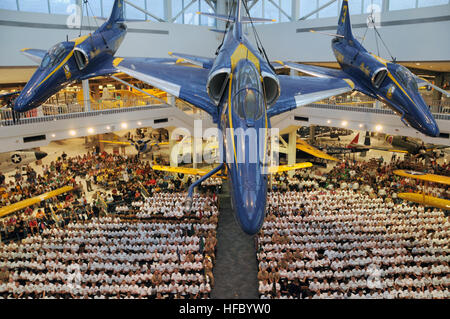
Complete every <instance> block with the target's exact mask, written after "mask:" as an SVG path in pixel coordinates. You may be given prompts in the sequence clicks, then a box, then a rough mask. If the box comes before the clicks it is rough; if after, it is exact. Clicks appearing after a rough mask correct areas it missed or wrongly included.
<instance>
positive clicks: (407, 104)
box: [332, 37, 439, 136]
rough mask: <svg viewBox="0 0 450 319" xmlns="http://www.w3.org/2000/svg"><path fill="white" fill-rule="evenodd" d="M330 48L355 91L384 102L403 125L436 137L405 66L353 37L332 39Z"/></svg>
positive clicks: (411, 76) (429, 117)
mask: <svg viewBox="0 0 450 319" xmlns="http://www.w3.org/2000/svg"><path fill="white" fill-rule="evenodd" d="M332 49H333V52H334V55H335V56H336V59H337V61H338V62H339V64H340V65H341V68H342V70H343V71H344V72H345V73H346V74H347V75H348V76H349V77H350V78H351V79H352V81H353V82H354V83H355V84H356V88H355V89H356V90H358V91H360V92H362V93H364V94H366V95H369V96H371V97H373V98H376V99H379V100H381V101H383V102H384V103H386V104H387V105H388V106H390V107H391V108H392V109H393V110H394V111H395V112H396V113H397V114H399V115H401V118H402V121H403V122H404V123H405V124H406V125H410V126H412V127H413V128H415V129H417V130H418V131H420V132H422V133H424V134H426V135H429V136H439V128H438V125H437V123H436V121H435V119H434V117H433V115H432V114H431V112H430V109H429V107H428V106H427V104H426V103H425V101H424V100H423V98H422V96H421V95H420V93H419V90H418V87H417V82H416V80H415V76H414V75H413V74H412V73H411V72H410V71H409V70H408V69H406V68H405V67H403V66H401V65H399V64H396V63H390V62H388V61H386V60H384V59H382V58H380V57H378V56H376V55H374V54H371V53H369V52H368V51H367V50H366V49H365V48H364V47H363V46H362V45H361V44H360V43H359V42H358V41H357V40H356V39H354V38H353V37H351V38H350V39H348V38H334V39H333V40H332Z"/></svg>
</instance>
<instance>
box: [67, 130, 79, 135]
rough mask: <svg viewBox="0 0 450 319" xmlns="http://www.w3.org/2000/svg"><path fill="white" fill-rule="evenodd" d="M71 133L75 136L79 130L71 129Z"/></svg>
mask: <svg viewBox="0 0 450 319" xmlns="http://www.w3.org/2000/svg"><path fill="white" fill-rule="evenodd" d="M69 134H70V135H72V136H75V135H76V134H77V131H75V130H70V131H69Z"/></svg>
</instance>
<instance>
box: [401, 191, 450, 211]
mask: <svg viewBox="0 0 450 319" xmlns="http://www.w3.org/2000/svg"><path fill="white" fill-rule="evenodd" d="M398 197H399V198H401V199H404V200H409V201H411V202H414V203H418V204H422V205H426V206H433V207H437V208H441V209H446V210H448V209H450V200H447V199H443V198H438V197H433V196H429V195H425V194H420V193H399V194H398Z"/></svg>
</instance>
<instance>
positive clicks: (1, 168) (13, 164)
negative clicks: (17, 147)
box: [0, 151, 47, 172]
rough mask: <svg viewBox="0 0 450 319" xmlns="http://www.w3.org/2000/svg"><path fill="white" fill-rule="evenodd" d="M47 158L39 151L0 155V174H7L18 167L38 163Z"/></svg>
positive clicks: (45, 154)
mask: <svg viewBox="0 0 450 319" xmlns="http://www.w3.org/2000/svg"><path fill="white" fill-rule="evenodd" d="M46 156H47V153H45V152H41V151H16V152H7V153H0V172H9V171H12V170H14V169H16V168H18V167H21V166H24V165H28V164H31V163H33V162H35V161H39V160H41V159H43V158H44V157H46Z"/></svg>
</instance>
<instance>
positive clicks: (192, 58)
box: [169, 52, 214, 69]
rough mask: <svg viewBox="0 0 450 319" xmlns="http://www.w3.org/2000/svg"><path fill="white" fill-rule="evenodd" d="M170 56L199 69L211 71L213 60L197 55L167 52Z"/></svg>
mask: <svg viewBox="0 0 450 319" xmlns="http://www.w3.org/2000/svg"><path fill="white" fill-rule="evenodd" d="M169 55H170V56H174V57H177V58H180V59H183V60H186V61H188V62H190V63H192V64H194V65H198V66H199V67H202V68H204V69H211V67H212V65H213V63H214V59H211V58H206V57H201V56H198V55H191V54H184V53H177V52H169Z"/></svg>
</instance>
